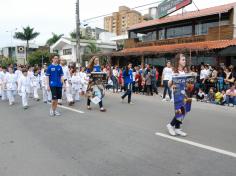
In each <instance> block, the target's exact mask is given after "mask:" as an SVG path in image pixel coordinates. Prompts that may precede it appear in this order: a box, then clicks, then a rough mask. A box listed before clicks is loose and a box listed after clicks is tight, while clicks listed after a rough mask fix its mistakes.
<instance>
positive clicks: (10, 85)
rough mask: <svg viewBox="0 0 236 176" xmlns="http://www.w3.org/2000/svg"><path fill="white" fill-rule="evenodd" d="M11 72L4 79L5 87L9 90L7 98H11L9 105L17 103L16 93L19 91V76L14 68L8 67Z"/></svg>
mask: <svg viewBox="0 0 236 176" xmlns="http://www.w3.org/2000/svg"><path fill="white" fill-rule="evenodd" d="M8 71H9V73H7V74H6V76H5V79H4V84H5V88H6V90H7V98H8V100H9V105H10V106H11V105H13V104H14V103H15V95H16V91H17V77H16V75H15V74H14V73H13V68H12V67H9V68H8Z"/></svg>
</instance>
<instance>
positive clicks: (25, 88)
mask: <svg viewBox="0 0 236 176" xmlns="http://www.w3.org/2000/svg"><path fill="white" fill-rule="evenodd" d="M30 86H31V80H30V77H29V76H28V72H27V69H23V70H22V75H21V77H20V78H19V80H18V92H19V94H20V95H21V99H22V106H23V108H24V109H28V107H29V104H28V98H29V94H30Z"/></svg>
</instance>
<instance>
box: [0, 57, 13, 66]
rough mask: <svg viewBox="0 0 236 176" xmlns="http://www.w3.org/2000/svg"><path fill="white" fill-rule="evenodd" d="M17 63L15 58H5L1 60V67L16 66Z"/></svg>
mask: <svg viewBox="0 0 236 176" xmlns="http://www.w3.org/2000/svg"><path fill="white" fill-rule="evenodd" d="M15 63H16V60H15V59H13V58H6V57H3V58H2V59H0V65H1V66H3V67H8V66H9V65H11V64H15Z"/></svg>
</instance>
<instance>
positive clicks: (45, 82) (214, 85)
mask: <svg viewBox="0 0 236 176" xmlns="http://www.w3.org/2000/svg"><path fill="white" fill-rule="evenodd" d="M175 60H176V61H177V64H176V63H171V61H168V62H167V63H166V66H165V67H164V69H163V70H162V72H161V73H160V72H159V69H158V67H155V66H150V65H149V64H147V65H145V66H134V67H133V65H132V63H128V64H127V65H126V67H124V68H120V67H118V66H110V65H106V66H100V64H99V58H97V57H93V58H92V59H91V60H90V62H89V64H88V65H87V66H86V67H77V66H76V64H75V63H69V64H67V62H66V60H64V59H62V58H61V59H60V58H59V56H57V55H55V56H53V57H52V63H51V64H50V65H49V66H48V65H43V66H42V67H38V66H34V67H31V66H27V65H17V66H14V65H12V64H11V65H9V66H7V67H4V66H0V97H1V99H2V101H8V102H9V105H10V106H12V105H14V103H15V97H16V96H17V95H19V96H20V97H21V100H22V106H23V108H24V109H28V107H29V101H28V100H29V98H30V97H31V98H33V99H34V100H35V101H40V99H41V97H40V95H41V93H39V91H42V99H43V102H44V103H48V104H51V108H50V116H60V115H61V114H60V112H59V111H57V106H58V104H62V101H66V102H67V103H68V105H69V106H73V105H74V104H75V103H76V102H79V101H80V96H83V95H86V96H87V109H88V110H91V109H92V108H91V102H93V103H94V102H97V103H94V104H98V105H99V107H100V111H101V112H106V109H105V108H104V107H103V97H104V89H112V90H113V92H114V93H118V92H123V91H124V93H123V95H122V96H121V100H122V102H124V99H125V98H126V97H128V104H134V103H133V102H132V100H131V97H132V93H135V94H142V95H144V94H145V95H147V96H153V95H154V94H159V92H158V90H159V89H158V87H160V86H163V89H164V90H163V95H161V96H162V101H168V100H170V101H173V102H174V89H175V85H174V84H173V80H172V79H173V78H174V76H176V74H177V75H185V76H186V75H188V74H191V75H194V77H195V78H196V81H195V83H193V84H192V86H190V87H188V90H187V92H188V99H189V102H190V104H191V100H192V98H193V97H195V98H196V100H197V101H202V102H209V103H213V104H218V105H228V106H230V105H231V106H234V105H236V88H235V86H236V70H235V67H234V66H229V67H224V66H221V67H218V68H217V67H211V66H209V65H205V64H201V65H200V66H198V67H196V66H191V67H190V68H189V67H188V66H187V64H186V58H185V55H183V54H178V55H177V56H176V58H175ZM94 73H102V74H105V75H106V76H105V77H106V78H107V80H106V83H105V85H104V83H102V82H100V83H98V82H94V80H93V79H91V78H92V76H91V75H93V74H94ZM167 93H168V96H169V98H167V96H166V95H167ZM180 111H181V109H177V111H176V113H177V115H175V117H174V118H173V120H172V121H171V123H170V124H168V125H167V129H168V131H169V133H170V134H171V135H181V136H186V133H184V132H182V131H181V130H180V124H182V120H183V118H184V116H185V112H180ZM179 113H180V114H179ZM181 116H182V117H181ZM179 117H181V119H178V118H179Z"/></svg>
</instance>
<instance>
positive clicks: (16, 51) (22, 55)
mask: <svg viewBox="0 0 236 176" xmlns="http://www.w3.org/2000/svg"><path fill="white" fill-rule="evenodd" d="M40 48H42V47H41V46H39V45H36V44H29V48H28V55H29V54H31V53H32V52H34V51H36V50H37V49H40ZM0 55H2V57H6V58H12V59H16V61H17V64H26V45H25V44H18V45H16V46H6V47H3V48H1V54H0Z"/></svg>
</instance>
